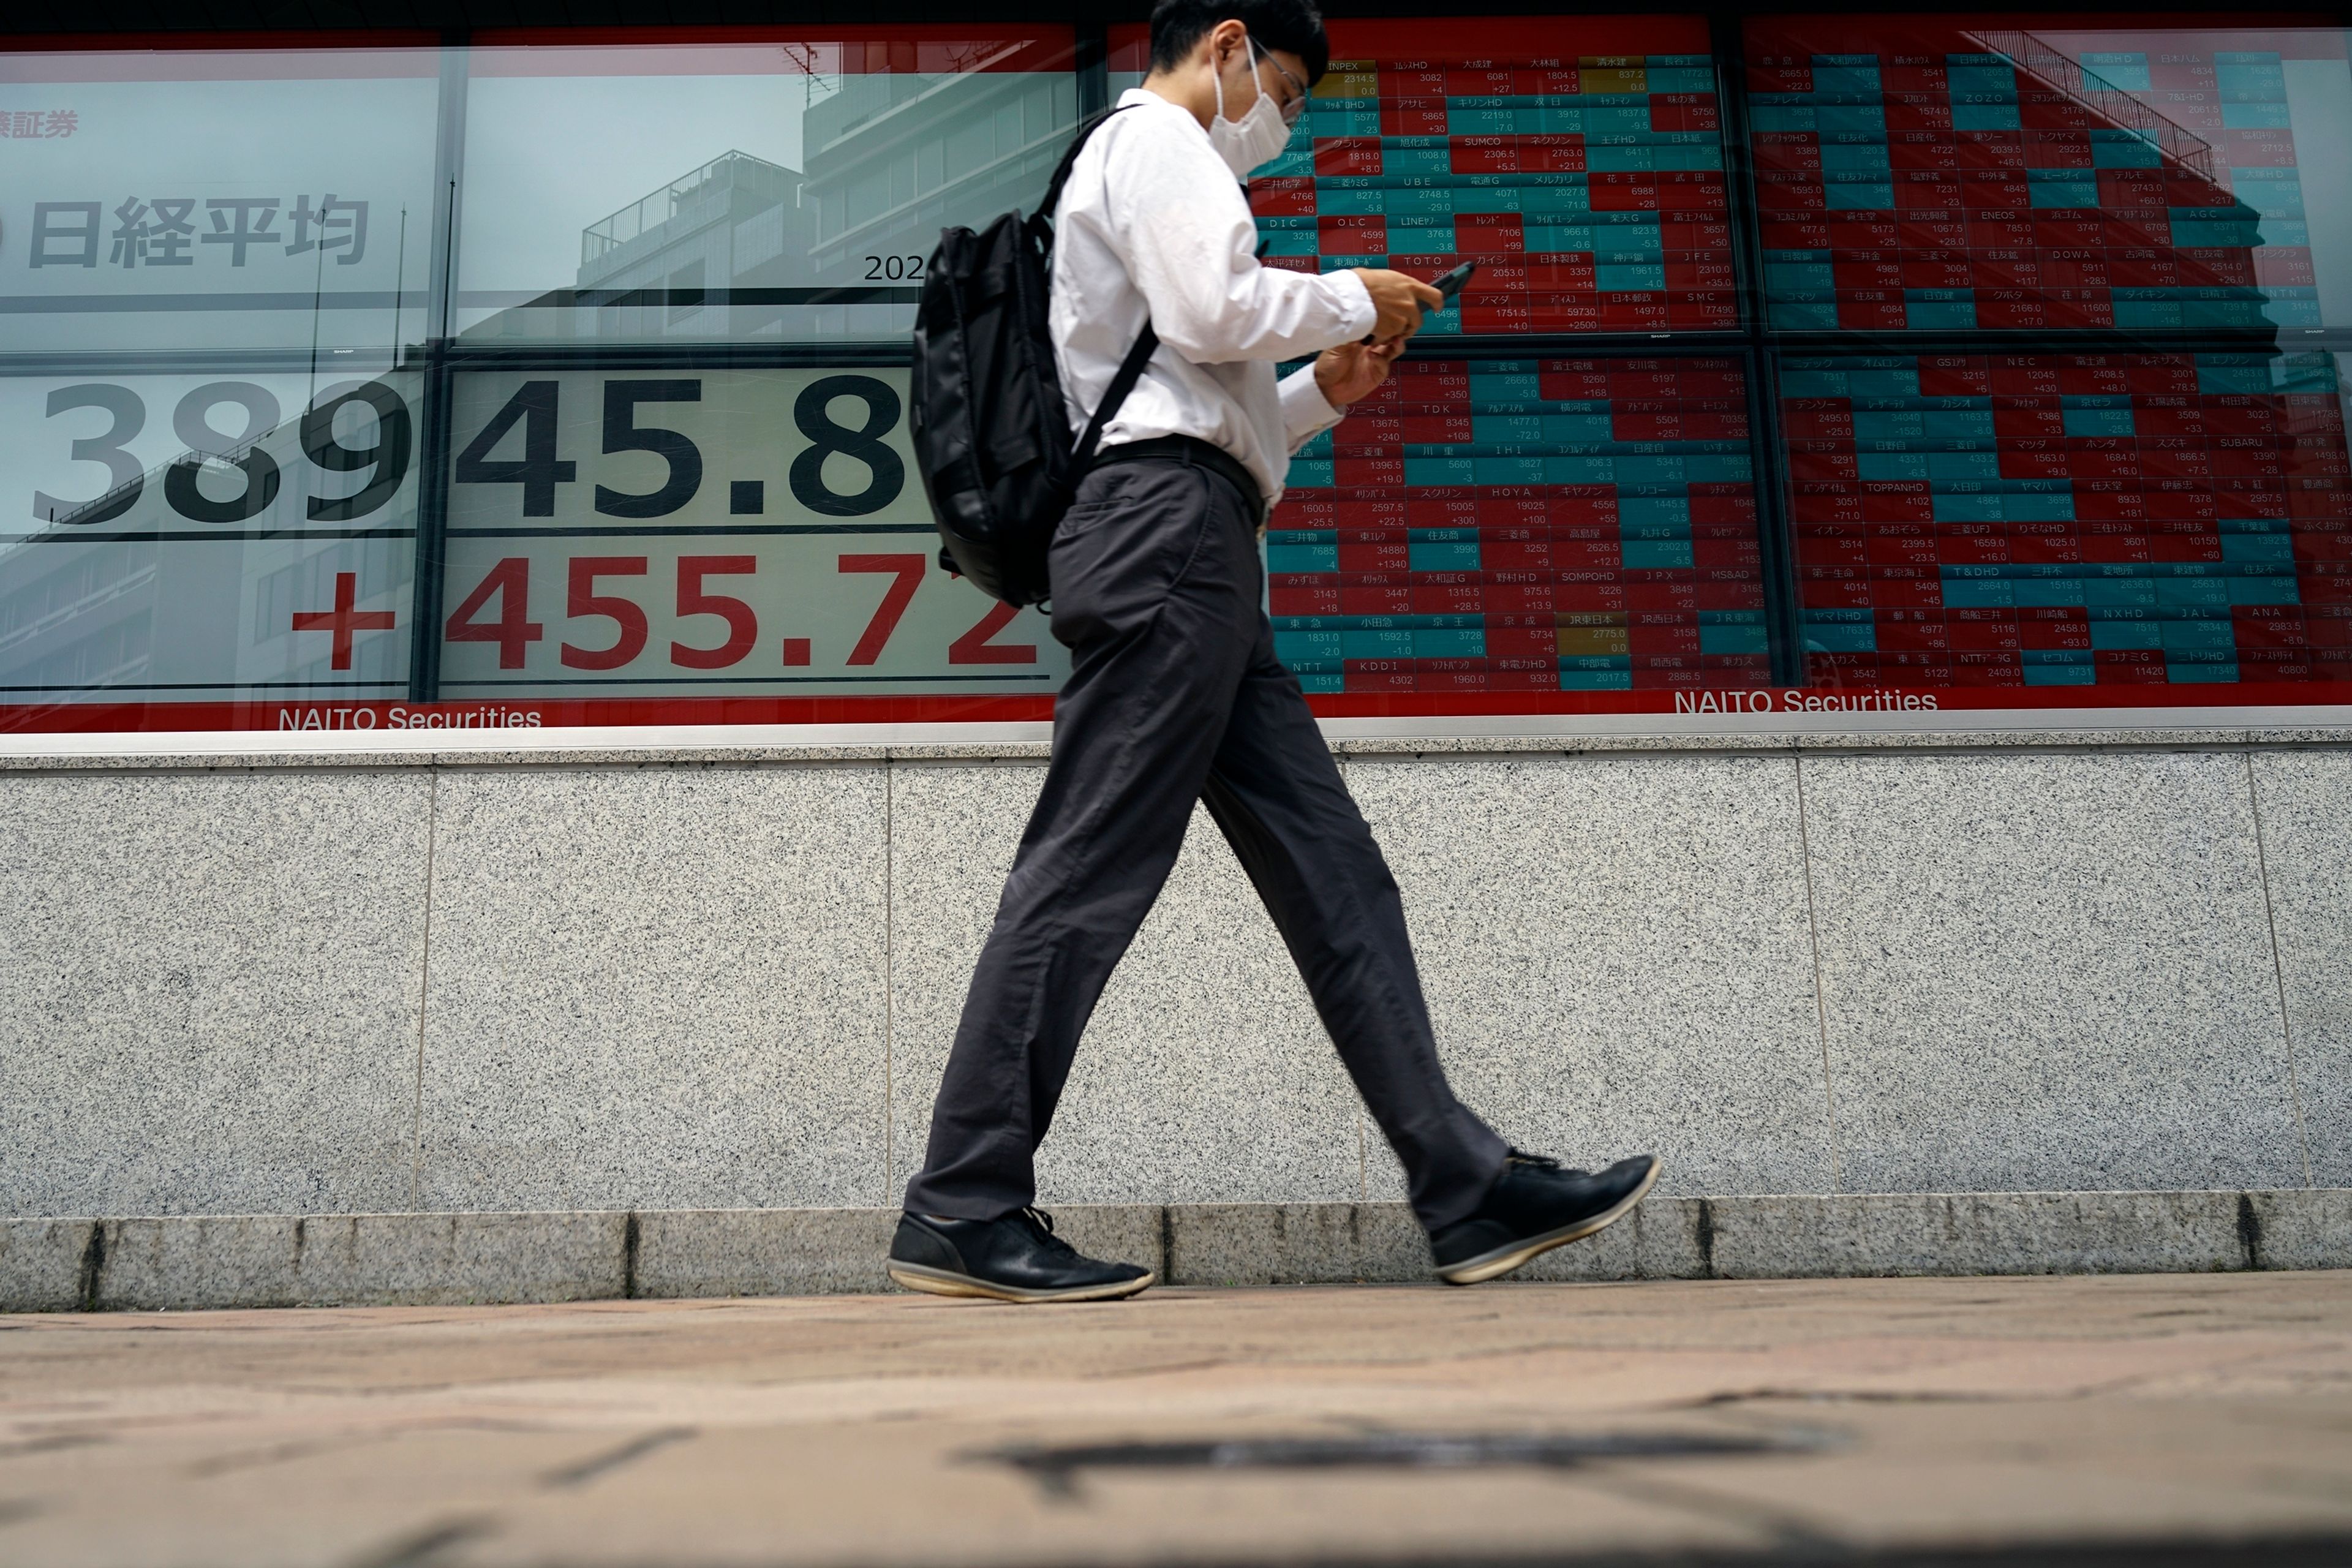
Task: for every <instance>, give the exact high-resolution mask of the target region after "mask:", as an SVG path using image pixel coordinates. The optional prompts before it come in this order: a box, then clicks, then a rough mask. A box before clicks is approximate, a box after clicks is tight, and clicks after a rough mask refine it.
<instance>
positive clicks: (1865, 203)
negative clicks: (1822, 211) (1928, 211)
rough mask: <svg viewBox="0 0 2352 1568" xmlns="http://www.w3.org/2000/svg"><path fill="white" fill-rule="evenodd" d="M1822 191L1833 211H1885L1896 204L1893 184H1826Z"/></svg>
mask: <svg viewBox="0 0 2352 1568" xmlns="http://www.w3.org/2000/svg"><path fill="white" fill-rule="evenodd" d="M1822 195H1823V196H1824V197H1825V198H1826V199H1827V205H1828V207H1829V210H1830V211H1832V212H1885V211H1887V210H1889V209H1891V208H1892V207H1893V206H1894V205H1895V187H1894V186H1893V185H1892V184H1859V183H1855V184H1824V185H1823V186H1822Z"/></svg>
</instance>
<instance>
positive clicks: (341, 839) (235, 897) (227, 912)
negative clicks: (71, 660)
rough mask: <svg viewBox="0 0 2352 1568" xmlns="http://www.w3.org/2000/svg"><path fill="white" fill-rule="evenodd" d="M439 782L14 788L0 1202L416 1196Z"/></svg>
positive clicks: (250, 775) (174, 1206)
mask: <svg viewBox="0 0 2352 1568" xmlns="http://www.w3.org/2000/svg"><path fill="white" fill-rule="evenodd" d="M431 788H432V782H431V779H430V777H429V775H427V774H426V773H424V772H422V771H402V772H399V773H362V772H341V771H317V772H307V771H306V772H290V771H289V772H268V773H254V772H241V773H160V774H158V773H146V774H141V773H52V774H47V775H34V776H25V777H18V778H13V779H11V780H10V781H9V782H8V784H7V785H6V800H7V808H6V810H7V828H6V831H5V833H0V907H5V909H6V910H7V911H8V916H7V919H6V920H5V921H0V974H5V976H6V981H5V984H0V1212H6V1213H11V1214H18V1215H91V1214H116V1215H120V1214H152V1215H170V1214H204V1213H215V1214H217V1213H236V1212H242V1211H252V1210H264V1211H270V1212H279V1213H304V1212H317V1211H320V1210H327V1209H361V1208H368V1209H384V1208H398V1207H404V1206H406V1205H407V1204H408V1203H409V1201H410V1191H411V1180H412V1144H411V1140H412V1137H413V1128H414V1118H415V1099H416V1026H417V1005H418V995H419V990H420V984H421V973H422V969H423V963H424V954H425V866H426V823H427V816H428V813H429V807H428V801H429V799H430V795H431Z"/></svg>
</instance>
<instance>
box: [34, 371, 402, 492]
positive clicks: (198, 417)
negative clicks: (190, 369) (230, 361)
mask: <svg viewBox="0 0 2352 1568" xmlns="http://www.w3.org/2000/svg"><path fill="white" fill-rule="evenodd" d="M222 407H235V408H236V409H238V410H240V411H241V412H242V413H243V415H244V416H245V427H244V428H243V429H242V430H240V431H238V432H236V434H235V435H228V434H225V433H223V432H222V431H221V430H219V429H217V428H215V426H214V425H213V423H212V416H213V413H214V411H215V409H219V408H222ZM83 408H96V409H100V410H103V411H104V412H105V413H106V415H107V416H108V425H107V427H106V429H104V430H103V431H100V433H99V434H97V435H95V436H88V437H74V438H73V441H72V445H71V447H70V448H69V455H70V456H71V458H72V459H73V460H74V461H75V462H78V463H82V462H88V463H100V464H103V465H104V466H105V468H106V471H107V488H106V489H104V490H102V491H101V492H100V493H99V494H98V495H95V496H91V497H89V498H86V499H84V500H73V499H71V498H65V497H58V496H53V495H50V494H48V493H47V492H46V491H43V490H38V489H37V490H35V491H34V492H33V515H34V516H35V517H37V518H38V519H40V520H41V521H44V522H51V523H56V524H58V525H59V526H61V527H75V528H88V527H91V526H93V525H95V524H99V523H105V522H112V521H115V520H116V519H117V518H120V517H121V516H122V515H123V514H124V513H126V512H128V511H130V510H131V508H132V507H134V506H136V505H138V504H139V500H140V498H141V497H142V495H144V494H145V493H146V489H147V482H148V480H149V479H150V478H152V473H151V471H150V470H149V469H148V468H147V467H146V465H145V464H144V463H143V462H142V460H141V459H140V458H138V457H137V456H136V455H135V454H134V453H132V451H131V442H133V441H135V440H137V439H138V438H139V436H140V434H141V433H142V431H144V430H145V429H146V427H147V404H146V400H145V399H144V398H142V397H141V396H140V395H139V394H138V393H137V392H135V391H133V390H131V388H130V387H127V386H121V385H117V384H112V383H109V382H83V383H80V384H77V385H73V386H60V387H58V388H56V389H55V390H53V391H52V392H50V394H49V395H48V402H47V412H48V416H49V417H50V418H52V419H54V418H56V417H58V416H60V415H64V414H69V413H72V412H74V411H76V410H78V409H83ZM347 408H357V409H363V410H365V411H366V419H367V422H368V423H372V424H373V426H374V437H375V438H374V440H373V442H372V443H371V444H369V445H366V446H352V445H351V444H349V443H348V442H346V441H344V440H342V439H341V437H338V436H337V435H336V432H335V427H336V421H337V417H338V416H340V415H341V414H342V413H343V411H344V410H345V409H347ZM281 412H282V410H281V407H280V405H279V403H278V395H277V394H275V393H273V392H271V391H270V390H269V389H268V387H266V386H263V385H260V384H257V383H255V382H250V381H210V382H206V383H205V384H203V385H201V386H198V387H196V388H194V389H193V390H192V391H190V392H189V393H188V394H187V395H185V396H184V397H182V398H181V399H180V401H179V403H178V404H177V405H175V406H174V407H173V410H172V434H173V436H174V437H177V438H178V440H179V442H180V443H181V445H182V446H183V447H185V448H186V450H185V452H184V454H183V455H182V456H180V457H177V458H173V459H172V460H171V461H169V462H168V463H165V464H164V465H163V468H162V472H163V500H164V502H165V504H166V505H168V506H169V507H170V508H171V510H173V511H174V512H176V513H177V514H178V515H179V516H181V517H183V518H185V519H186V520H187V521H190V522H205V523H231V522H245V521H250V520H251V519H253V518H256V517H258V516H260V515H261V514H262V513H263V512H265V511H268V510H270V508H271V507H273V506H275V505H276V504H277V502H278V491H279V489H281V487H282V486H283V484H284V482H285V469H284V466H283V464H282V463H281V462H280V460H279V458H278V456H277V455H274V454H273V453H272V452H271V451H270V449H269V444H268V441H269V437H270V436H271V435H272V434H273V433H274V432H276V431H277V430H278V429H279V428H280V426H279V418H280V415H281ZM347 423H348V422H347ZM296 435H297V437H298V439H299V446H300V450H301V453H302V456H303V457H304V458H308V459H309V460H310V463H311V464H312V465H313V466H314V467H316V468H320V469H322V470H324V471H325V472H327V473H331V474H352V473H359V472H362V471H365V472H366V473H367V475H368V478H367V479H366V481H365V483H363V484H362V486H361V487H360V488H359V489H357V490H355V491H353V492H352V494H349V495H343V496H327V495H318V494H310V495H306V496H305V497H304V500H303V515H304V516H305V517H307V518H308V519H309V520H310V521H312V522H352V521H357V520H359V519H361V518H363V517H366V516H367V515H369V514H370V513H372V512H374V511H376V510H380V509H381V508H382V507H383V504H384V503H385V502H386V501H388V500H391V499H392V497H393V495H394V492H395V491H397V490H398V489H400V481H401V480H402V479H404V477H405V476H406V475H407V473H408V462H409V456H410V453H411V452H412V451H413V450H414V449H415V440H414V435H413V426H412V423H411V420H410V418H409V413H408V405H407V403H406V402H405V401H404V400H403V398H402V397H401V395H400V394H398V393H397V392H394V390H393V389H392V388H391V387H389V386H386V385H385V384H383V383H382V382H380V381H365V382H358V383H347V384H343V385H341V386H335V387H330V388H328V389H327V390H326V391H325V392H322V393H320V395H318V396H317V397H316V398H315V399H313V400H312V401H311V403H310V406H308V407H307V408H305V409H304V410H303V411H302V416H301V418H300V419H299V421H298V423H297V425H296ZM207 469H211V470H213V471H214V472H215V473H224V472H226V473H234V474H236V475H237V476H238V481H237V489H236V493H235V494H234V495H227V496H222V495H218V494H206V493H205V488H204V486H203V485H202V484H200V483H199V481H200V480H201V479H203V477H204V475H205V471H206V470H207ZM213 485H214V489H215V490H217V489H219V488H220V483H219V481H218V480H215V481H213Z"/></svg>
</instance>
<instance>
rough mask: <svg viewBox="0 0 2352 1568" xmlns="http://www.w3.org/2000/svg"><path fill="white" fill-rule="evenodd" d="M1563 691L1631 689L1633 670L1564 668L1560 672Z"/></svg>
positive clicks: (1560, 684)
mask: <svg viewBox="0 0 2352 1568" xmlns="http://www.w3.org/2000/svg"><path fill="white" fill-rule="evenodd" d="M1559 689H1561V690H1562V691H1631V690H1633V671H1632V670H1630V669H1563V670H1561V671H1560V672H1559Z"/></svg>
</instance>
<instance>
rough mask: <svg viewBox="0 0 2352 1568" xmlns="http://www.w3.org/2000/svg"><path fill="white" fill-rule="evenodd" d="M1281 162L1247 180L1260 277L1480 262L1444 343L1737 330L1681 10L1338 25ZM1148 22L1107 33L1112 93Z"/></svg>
mask: <svg viewBox="0 0 2352 1568" xmlns="http://www.w3.org/2000/svg"><path fill="white" fill-rule="evenodd" d="M1329 32H1330V39H1331V66H1330V69H1329V72H1328V74H1327V75H1326V76H1325V77H1324V79H1322V80H1321V81H1320V82H1318V84H1317V85H1316V87H1315V89H1314V94H1313V97H1312V99H1311V100H1310V101H1309V105H1308V109H1307V115H1306V117H1305V119H1304V121H1303V122H1302V124H1303V127H1304V129H1303V132H1301V133H1299V134H1297V135H1295V136H1294V138H1293V140H1292V143H1291V148H1290V151H1289V152H1288V153H1286V155H1285V156H1284V157H1283V158H1282V159H1280V160H1279V161H1277V162H1276V163H1270V164H1268V165H1266V166H1265V168H1263V169H1261V170H1259V171H1258V173H1257V174H1256V176H1255V178H1253V179H1252V180H1251V182H1250V205H1251V206H1252V207H1253V209H1255V212H1256V213H1257V216H1258V230H1259V233H1260V235H1261V236H1262V237H1263V238H1264V240H1265V259H1266V262H1267V264H1268V265H1269V266H1275V267H1285V268H1295V269H1297V270H1301V271H1308V272H1312V271H1317V270H1322V271H1329V270H1332V269H1335V268H1345V267H1394V268H1400V269H1402V270H1404V271H1409V272H1412V273H1416V274H1418V275H1421V276H1424V277H1428V276H1433V275H1435V274H1436V273H1437V272H1440V271H1442V270H1444V269H1445V268H1449V267H1452V266H1454V264H1455V263H1456V262H1458V261H1461V260H1464V259H1465V258H1475V259H1476V260H1477V261H1478V263H1479V270H1478V273H1477V274H1476V276H1475V278H1474V279H1472V281H1471V284H1470V287H1469V289H1467V290H1466V291H1465V294H1464V295H1463V297H1462V300H1461V301H1460V304H1459V306H1458V308H1456V309H1454V310H1446V311H1444V312H1442V313H1440V314H1439V315H1437V316H1435V317H1433V319H1432V321H1431V323H1430V327H1429V330H1430V331H1438V332H1471V333H1487V332H1494V333H1505V332H1583V331H1643V332H1663V331H1703V330H1712V329H1726V328H1730V327H1732V326H1735V325H1736V324H1737V321H1738V301H1737V300H1736V297H1735V295H1734V287H1735V285H1734V279H1733V276H1732V262H1731V230H1730V224H1729V216H1728V211H1727V198H1726V192H1725V185H1724V174H1723V145H1722V136H1721V129H1720V127H1721V119H1720V109H1719V104H1718V101H1717V82H1716V77H1715V68H1714V63H1713V60H1712V58H1711V57H1710V55H1709V54H1708V52H1707V36H1706V25H1705V24H1704V23H1703V22H1702V21H1700V20H1699V19H1698V18H1696V17H1690V16H1645V17H1630V16H1586V17H1541V18H1538V17H1516V16H1515V17H1467V18H1447V19H1445V20H1444V21H1443V22H1437V21H1433V20H1413V21H1334V22H1331V23H1330V24H1329ZM1144 37H1145V35H1144V29H1142V28H1140V27H1118V28H1113V29H1112V31H1111V46H1112V54H1111V68H1112V70H1113V72H1114V80H1115V81H1125V82H1130V83H1131V82H1133V81H1135V80H1139V79H1140V76H1141V73H1142V71H1143V68H1144Z"/></svg>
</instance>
